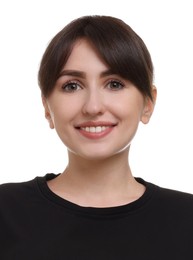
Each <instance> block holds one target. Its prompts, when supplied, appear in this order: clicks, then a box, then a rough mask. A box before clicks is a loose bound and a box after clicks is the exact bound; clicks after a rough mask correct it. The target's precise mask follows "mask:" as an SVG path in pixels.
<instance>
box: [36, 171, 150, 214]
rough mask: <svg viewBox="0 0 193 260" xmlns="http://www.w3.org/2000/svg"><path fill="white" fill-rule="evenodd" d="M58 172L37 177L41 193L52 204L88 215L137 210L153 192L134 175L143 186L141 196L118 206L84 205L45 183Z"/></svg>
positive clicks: (123, 212)
mask: <svg viewBox="0 0 193 260" xmlns="http://www.w3.org/2000/svg"><path fill="white" fill-rule="evenodd" d="M58 175H59V174H53V173H48V174H46V175H45V176H43V177H37V178H36V180H37V183H38V186H39V189H40V190H41V193H42V194H43V195H44V197H45V198H46V199H48V200H49V201H51V202H52V203H54V204H57V205H58V206H60V207H63V208H66V209H67V210H68V211H71V212H73V213H77V214H83V215H87V216H88V215H89V216H90V217H91V216H93V217H94V216H95V217H96V216H98V217H99V216H103V217H104V216H112V217H113V216H114V217H115V216H119V215H125V214H126V215H127V214H132V213H134V212H137V211H139V210H141V209H143V208H144V206H145V205H146V204H147V203H148V201H149V200H150V199H151V197H152V193H153V190H154V189H153V186H154V185H153V184H151V183H148V182H146V181H144V180H143V179H142V178H138V177H136V178H135V179H136V181H137V182H139V183H141V184H143V185H144V186H145V188H146V189H145V192H144V193H143V195H142V196H141V197H139V198H138V199H137V200H135V201H133V202H130V203H128V204H124V205H120V206H113V207H101V208H100V207H85V206H80V205H78V204H75V203H73V202H71V201H68V200H66V199H64V198H62V197H60V196H58V195H57V194H55V193H54V192H53V191H52V190H51V189H50V188H49V187H48V184H47V181H48V180H51V179H54V178H56V177H57V176H58Z"/></svg>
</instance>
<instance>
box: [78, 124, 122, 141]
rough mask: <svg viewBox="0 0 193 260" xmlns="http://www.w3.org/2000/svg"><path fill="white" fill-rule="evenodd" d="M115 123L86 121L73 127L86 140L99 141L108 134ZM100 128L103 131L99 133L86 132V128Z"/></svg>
mask: <svg viewBox="0 0 193 260" xmlns="http://www.w3.org/2000/svg"><path fill="white" fill-rule="evenodd" d="M116 125H117V123H112V122H106V121H87V122H83V123H80V124H78V125H76V126H75V129H76V130H77V131H78V132H79V133H80V134H81V135H82V136H84V137H86V138H88V139H100V138H103V137H105V136H107V135H108V134H110V133H111V132H112V131H113V129H114V127H115V126H116ZM89 127H91V128H93V127H102V128H103V130H102V129H101V130H102V131H100V132H90V131H86V128H89Z"/></svg>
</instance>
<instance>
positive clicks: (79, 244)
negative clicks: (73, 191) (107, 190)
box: [0, 174, 193, 260]
mask: <svg viewBox="0 0 193 260" xmlns="http://www.w3.org/2000/svg"><path fill="white" fill-rule="evenodd" d="M55 177H56V175H54V174H47V175H46V176H45V177H36V178H35V179H34V180H31V181H28V182H24V183H9V184H2V185H0V259H1V260H44V259H45V260H64V259H67V260H75V259H77V260H95V259H97V260H99V259H100V260H103V259H104V260H114V259H116V260H126V259H131V260H142V259H144V260H178V259H180V260H193V195H191V194H188V193H183V192H179V191H173V190H169V189H164V188H161V187H158V186H156V185H154V184H151V183H148V182H145V181H144V180H142V179H139V178H137V181H138V182H140V183H142V184H144V185H145V186H146V191H145V193H144V194H143V196H141V197H140V198H139V199H138V200H136V201H134V202H132V203H129V204H127V205H123V206H117V207H109V208H93V207H81V206H78V205H76V204H74V203H71V202H69V201H67V200H64V199H62V198H60V197H59V196H57V195H56V194H54V193H53V192H52V191H51V190H50V189H49V188H48V186H47V182H46V181H47V180H48V179H52V178H55Z"/></svg>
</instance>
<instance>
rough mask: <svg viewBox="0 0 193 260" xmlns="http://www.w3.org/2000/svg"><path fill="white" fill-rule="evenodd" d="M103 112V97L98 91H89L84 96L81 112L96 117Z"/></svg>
mask: <svg viewBox="0 0 193 260" xmlns="http://www.w3.org/2000/svg"><path fill="white" fill-rule="evenodd" d="M104 111H105V104H104V97H103V95H102V93H100V91H99V90H90V91H88V93H87V95H86V96H85V102H84V105H83V109H82V112H83V114H85V115H90V116H96V115H100V114H103V113H104Z"/></svg>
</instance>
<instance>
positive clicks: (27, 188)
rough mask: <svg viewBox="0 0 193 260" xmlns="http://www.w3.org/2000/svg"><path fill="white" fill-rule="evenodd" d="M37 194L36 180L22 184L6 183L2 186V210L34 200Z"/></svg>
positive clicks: (0, 192) (0, 199) (0, 189)
mask: <svg viewBox="0 0 193 260" xmlns="http://www.w3.org/2000/svg"><path fill="white" fill-rule="evenodd" d="M36 192H37V185H36V178H35V179H33V180H30V181H26V182H20V183H4V184H1V185H0V208H2V207H4V206H5V207H9V206H12V205H13V206H15V204H16V205H18V204H19V203H20V202H21V201H23V202H24V203H25V202H26V201H27V200H28V201H29V199H31V198H33V197H34V195H35V194H36Z"/></svg>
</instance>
